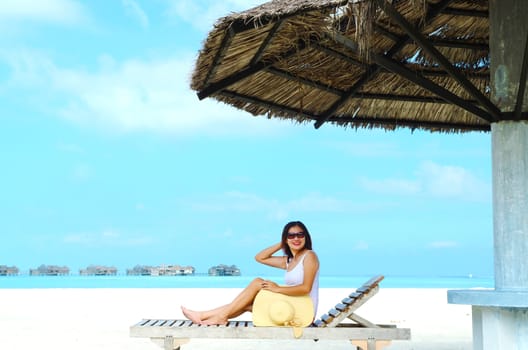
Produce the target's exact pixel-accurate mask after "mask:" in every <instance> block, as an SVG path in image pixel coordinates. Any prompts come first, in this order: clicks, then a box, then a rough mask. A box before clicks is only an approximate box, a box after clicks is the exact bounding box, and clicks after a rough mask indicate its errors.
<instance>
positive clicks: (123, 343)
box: [0, 288, 471, 350]
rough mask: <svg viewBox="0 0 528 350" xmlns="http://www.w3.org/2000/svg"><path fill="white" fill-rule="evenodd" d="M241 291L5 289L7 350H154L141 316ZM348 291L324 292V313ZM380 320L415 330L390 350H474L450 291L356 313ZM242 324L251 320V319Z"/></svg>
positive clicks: (464, 309)
mask: <svg viewBox="0 0 528 350" xmlns="http://www.w3.org/2000/svg"><path fill="white" fill-rule="evenodd" d="M239 291H240V289H238V288H226V289H214V288H208V289H191V288H189V289H148V288H145V289H0V348H1V349H6V350H26V349H28V350H29V349H41V350H46V349H53V350H66V349H77V350H88V349H90V350H93V349H98V350H110V349H112V350H125V349H127V350H140V349H141V350H155V349H161V348H159V347H158V346H157V345H155V344H154V343H152V342H151V341H150V340H149V339H141V338H131V337H130V336H129V327H130V326H131V325H132V324H135V323H136V322H138V321H139V320H140V319H142V318H181V317H182V314H181V311H180V305H181V304H184V305H185V306H187V307H189V308H196V309H202V308H209V307H213V306H218V305H219V304H220V303H225V302H228V301H229V300H230V299H231V298H232V297H233V296H234V295H236V294H237V293H238V292H239ZM350 292H351V290H349V289H340V288H331V289H324V288H323V289H321V290H320V305H319V310H318V316H320V315H322V314H324V313H326V312H327V311H328V310H329V309H330V308H332V307H333V306H334V305H335V304H336V303H338V302H339V301H340V300H341V299H343V297H345V296H346V295H348V294H349V293H350ZM357 313H358V314H359V315H361V316H362V317H364V318H367V319H369V320H370V321H373V322H376V323H384V324H395V325H397V326H398V327H403V328H411V332H412V340H411V341H398V342H393V343H392V345H391V346H389V347H387V348H385V349H391V350H403V349H405V350H432V349H434V350H443V349H445V350H447V349H450V350H469V349H471V308H470V306H465V305H450V304H448V303H447V291H446V290H445V289H397V288H395V289H391V288H385V289H384V288H382V289H381V290H380V292H379V293H378V294H377V295H376V296H374V297H373V298H372V299H371V300H370V301H368V302H367V303H366V304H365V305H363V306H362V307H361V308H360V309H359V310H358V312H357ZM240 318H241V319H250V318H251V315H250V314H245V315H242V316H241V317H240ZM274 343H275V341H265V342H254V341H248V340H223V341H211V340H203V339H202V340H191V341H190V342H189V343H188V344H186V345H184V346H183V347H182V349H183V350H202V349H203V350H205V349H208V350H212V349H223V350H225V349H271V348H273V347H276V346H277V345H276V343H275V344H274ZM281 347H282V348H286V349H301V348H302V349H328V348H329V347H331V348H332V349H352V346H351V345H350V344H349V343H348V342H332V344H326V343H324V342H323V341H319V342H313V341H300V340H292V341H291V342H290V341H287V343H285V342H284V341H281Z"/></svg>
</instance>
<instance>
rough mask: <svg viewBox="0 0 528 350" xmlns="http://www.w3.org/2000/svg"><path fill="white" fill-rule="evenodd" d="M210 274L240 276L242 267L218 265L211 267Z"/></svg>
mask: <svg viewBox="0 0 528 350" xmlns="http://www.w3.org/2000/svg"><path fill="white" fill-rule="evenodd" d="M209 276H240V269H239V268H238V267H236V266H235V265H231V266H227V265H223V264H220V265H217V266H213V267H211V268H209Z"/></svg>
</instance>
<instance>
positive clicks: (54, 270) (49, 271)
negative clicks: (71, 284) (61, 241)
mask: <svg viewBox="0 0 528 350" xmlns="http://www.w3.org/2000/svg"><path fill="white" fill-rule="evenodd" d="M69 274H70V269H69V268H68V267H67V266H57V265H40V266H39V267H38V268H36V269H29V275H30V276H63V275H69Z"/></svg>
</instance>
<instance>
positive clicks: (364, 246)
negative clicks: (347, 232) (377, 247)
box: [352, 241, 369, 251]
mask: <svg viewBox="0 0 528 350" xmlns="http://www.w3.org/2000/svg"><path fill="white" fill-rule="evenodd" d="M368 249H369V245H368V243H367V242H365V241H357V242H354V244H353V245H352V250H356V251H357V250H368Z"/></svg>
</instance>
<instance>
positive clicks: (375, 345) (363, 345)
mask: <svg viewBox="0 0 528 350" xmlns="http://www.w3.org/2000/svg"><path fill="white" fill-rule="evenodd" d="M350 342H351V343H352V345H354V346H356V347H357V349H358V350H382V349H383V348H384V347H386V346H388V345H390V343H391V342H390V340H376V339H374V338H369V339H366V340H351V341H350Z"/></svg>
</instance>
